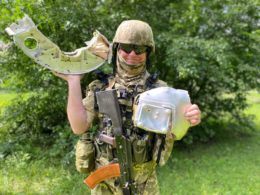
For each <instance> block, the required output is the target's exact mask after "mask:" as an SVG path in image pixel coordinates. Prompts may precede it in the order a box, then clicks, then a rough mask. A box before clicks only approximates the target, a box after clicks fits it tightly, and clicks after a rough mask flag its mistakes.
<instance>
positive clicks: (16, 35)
mask: <svg viewBox="0 0 260 195" xmlns="http://www.w3.org/2000/svg"><path fill="white" fill-rule="evenodd" d="M5 30H6V32H7V33H8V34H9V35H10V36H13V39H14V42H15V44H16V45H17V46H18V47H19V48H21V49H22V50H23V52H24V53H25V54H26V55H27V56H29V57H30V58H32V59H34V60H35V61H36V62H37V63H38V64H40V65H42V66H44V67H46V68H48V69H51V70H53V71H56V72H59V73H63V74H82V73H87V72H90V71H92V70H95V69H97V68H98V67H100V66H101V65H103V64H104V62H105V61H106V60H107V56H108V53H109V42H108V41H107V39H106V38H105V37H104V36H103V35H102V34H100V33H99V32H98V31H96V32H95V33H94V37H93V38H92V39H91V40H90V41H89V42H88V46H87V47H82V48H79V49H76V50H75V51H73V52H63V51H61V50H60V48H59V47H58V46H57V45H56V44H55V43H53V42H52V41H51V40H49V39H48V38H47V37H45V36H44V35H43V34H42V33H41V32H40V31H39V30H38V29H37V27H36V25H35V24H34V22H33V21H32V19H31V18H30V17H28V16H25V17H24V18H23V19H21V20H19V21H18V24H15V23H13V24H11V25H10V26H9V27H7V28H6V29H5Z"/></svg>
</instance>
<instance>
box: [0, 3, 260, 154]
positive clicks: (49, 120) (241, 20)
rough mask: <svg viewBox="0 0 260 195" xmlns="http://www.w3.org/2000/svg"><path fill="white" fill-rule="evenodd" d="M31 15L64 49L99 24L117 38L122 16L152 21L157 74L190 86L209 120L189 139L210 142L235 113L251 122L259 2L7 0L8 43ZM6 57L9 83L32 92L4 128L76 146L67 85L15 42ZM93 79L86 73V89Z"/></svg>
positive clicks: (2, 11) (1, 11) (17, 137)
mask: <svg viewBox="0 0 260 195" xmlns="http://www.w3.org/2000/svg"><path fill="white" fill-rule="evenodd" d="M24 13H26V14H27V15H29V16H30V17H31V18H32V19H33V20H34V22H35V23H36V24H37V25H38V28H39V29H40V30H41V31H42V32H43V33H44V34H45V35H46V36H47V37H49V38H50V39H51V40H52V41H53V42H55V43H56V44H57V45H59V46H60V48H61V49H62V50H63V51H72V50H74V49H76V48H79V47H82V46H83V45H84V41H86V40H89V39H90V38H91V37H92V33H93V32H94V30H95V29H97V30H99V31H100V32H102V33H103V34H104V35H105V36H107V38H108V39H109V40H112V38H113V35H114V32H115V30H116V28H117V26H118V25H119V23H120V22H121V21H122V20H125V19H140V20H144V21H146V22H148V23H149V24H150V25H151V26H152V28H153V31H154V35H155V42H156V53H155V55H154V56H153V61H154V64H153V67H152V68H151V71H155V70H159V71H160V78H161V79H163V80H166V81H167V82H168V83H169V84H170V85H172V86H174V87H175V88H182V89H187V90H188V91H189V92H190V95H191V99H192V100H193V102H195V103H197V104H199V106H200V108H201V110H202V112H203V119H202V121H203V122H202V125H200V126H198V127H196V128H197V130H196V131H190V133H189V135H188V136H187V137H186V142H190V143H191V142H192V138H196V139H200V140H207V139H208V138H209V137H211V136H213V135H214V132H215V131H216V128H215V129H214V126H213V124H216V123H218V124H221V122H223V120H225V119H227V115H229V116H230V117H231V118H232V120H233V121H234V123H237V124H242V125H243V127H245V125H246V124H245V123H246V122H245V120H243V119H244V115H243V114H242V111H243V109H244V108H245V107H246V101H245V100H246V99H245V97H246V91H247V90H250V89H255V88H258V89H259V86H260V85H259V79H257V78H259V76H260V75H259V34H260V33H259V30H257V29H258V28H259V1H254V0H248V1H244V0H237V1H235V2H234V1H229V0H225V1H220V0H217V1H214V2H212V1H205V0H185V1H175V2H172V1H170V0H166V1H156V0H150V1H148V0H144V1H141V0H132V1H124V0H120V1H116V2H115V1H111V0H106V1H101V0H100V1H92V0H89V1H80V0H78V1H61V0H58V1H50V0H45V1H32V0H31V1H29V0H25V1H8V0H6V1H3V2H1V7H0V17H1V18H0V29H1V31H0V33H1V34H0V35H1V38H0V39H1V40H2V41H4V42H10V41H11V40H10V38H9V37H8V36H7V34H6V33H4V28H5V27H7V26H8V25H9V24H11V23H12V22H15V21H16V20H17V19H18V18H22V16H23V15H24ZM2 58H3V59H2V60H1V64H0V69H1V73H3V72H4V74H2V75H1V77H2V79H3V80H4V84H5V86H9V87H11V88H13V89H15V90H17V91H21V92H23V93H25V94H27V95H26V96H25V97H23V98H21V97H18V98H17V99H16V100H15V101H14V102H13V104H12V105H11V106H10V107H9V108H8V109H6V112H5V114H4V115H3V116H2V119H1V121H2V122H1V123H3V124H2V128H5V129H8V132H9V133H10V136H11V137H12V140H13V141H14V142H15V141H16V142H19V143H27V142H28V136H29V137H30V140H31V141H32V143H34V144H35V143H39V142H40V143H45V144H47V145H50V144H54V145H53V146H56V147H54V148H55V149H56V150H58V149H60V151H64V150H63V149H62V148H63V147H68V149H71V148H72V144H73V140H74V139H75V137H73V136H72V133H71V132H70V131H69V126H68V122H67V119H66V114H65V106H66V97H67V86H66V83H65V82H63V81H61V80H59V79H57V78H56V77H54V76H53V75H52V73H51V72H50V71H47V70H45V69H44V68H42V67H40V66H39V65H37V64H35V63H34V62H33V61H32V60H31V59H29V58H28V57H26V56H25V55H24V54H23V53H22V52H21V50H19V49H18V48H16V47H15V46H14V45H13V46H12V47H11V48H10V49H9V50H8V53H7V54H6V55H5V56H2ZM108 66H109V65H106V67H108ZM35 78H37V79H35ZM93 78H94V76H93V75H92V74H87V75H86V76H85V78H84V81H83V83H82V86H83V89H84V88H85V86H86V84H87V83H89V81H90V80H92V79H93ZM83 93H84V91H83ZM243 122H245V123H243ZM50 137H51V138H52V139H50ZM66 139H69V140H71V141H67V140H66ZM39 140H41V141H39ZM61 143H62V144H61ZM54 153H55V152H54ZM56 153H59V152H56Z"/></svg>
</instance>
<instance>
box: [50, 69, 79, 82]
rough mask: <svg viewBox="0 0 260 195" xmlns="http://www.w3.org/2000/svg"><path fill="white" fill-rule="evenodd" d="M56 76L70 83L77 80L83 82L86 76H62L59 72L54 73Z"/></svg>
mask: <svg viewBox="0 0 260 195" xmlns="http://www.w3.org/2000/svg"><path fill="white" fill-rule="evenodd" d="M52 73H53V74H54V75H55V76H57V77H59V78H61V79H63V80H65V81H67V82H70V81H75V80H81V79H82V78H83V76H84V74H62V73H58V72H54V71H53V72H52Z"/></svg>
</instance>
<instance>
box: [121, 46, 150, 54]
mask: <svg viewBox="0 0 260 195" xmlns="http://www.w3.org/2000/svg"><path fill="white" fill-rule="evenodd" d="M119 49H122V50H124V51H125V52H126V53H128V54H129V53H131V51H134V52H135V54H137V55H140V54H142V53H144V52H146V51H147V46H143V45H133V44H123V43H120V44H119Z"/></svg>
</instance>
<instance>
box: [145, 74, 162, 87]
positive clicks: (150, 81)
mask: <svg viewBox="0 0 260 195" xmlns="http://www.w3.org/2000/svg"><path fill="white" fill-rule="evenodd" d="M158 77H159V72H155V73H153V74H151V75H150V76H149V77H148V78H147V80H146V82H145V86H146V88H148V89H152V88H154V87H155V86H154V84H155V83H156V82H157V81H158Z"/></svg>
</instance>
